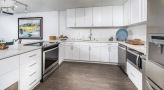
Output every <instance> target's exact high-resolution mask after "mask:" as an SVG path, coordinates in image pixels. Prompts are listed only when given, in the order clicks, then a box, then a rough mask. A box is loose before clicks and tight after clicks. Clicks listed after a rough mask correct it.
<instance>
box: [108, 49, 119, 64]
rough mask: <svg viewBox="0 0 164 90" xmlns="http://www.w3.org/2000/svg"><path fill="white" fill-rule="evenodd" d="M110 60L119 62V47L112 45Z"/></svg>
mask: <svg viewBox="0 0 164 90" xmlns="http://www.w3.org/2000/svg"><path fill="white" fill-rule="evenodd" d="M109 52H110V56H109V57H110V62H111V63H118V47H110V48H109Z"/></svg>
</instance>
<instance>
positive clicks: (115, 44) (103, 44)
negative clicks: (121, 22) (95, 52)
mask: <svg viewBox="0 0 164 90" xmlns="http://www.w3.org/2000/svg"><path fill="white" fill-rule="evenodd" d="M101 46H116V47H117V46H118V43H101Z"/></svg>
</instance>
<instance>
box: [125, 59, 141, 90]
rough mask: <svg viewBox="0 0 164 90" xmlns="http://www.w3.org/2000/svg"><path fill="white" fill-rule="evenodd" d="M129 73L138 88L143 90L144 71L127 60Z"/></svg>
mask: <svg viewBox="0 0 164 90" xmlns="http://www.w3.org/2000/svg"><path fill="white" fill-rule="evenodd" d="M127 74H128V77H129V78H130V80H131V81H132V82H133V83H134V85H135V86H136V87H137V88H138V90H142V73H141V72H140V71H138V70H137V69H136V68H135V67H134V66H132V65H131V64H130V63H129V62H127Z"/></svg>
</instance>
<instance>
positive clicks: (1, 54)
mask: <svg viewBox="0 0 164 90" xmlns="http://www.w3.org/2000/svg"><path fill="white" fill-rule="evenodd" d="M37 49H41V47H38V46H23V45H11V46H9V48H8V49H5V50H0V60H2V59H5V58H9V57H12V56H16V55H20V54H23V53H26V52H30V51H33V50H37Z"/></svg>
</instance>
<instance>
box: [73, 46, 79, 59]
mask: <svg viewBox="0 0 164 90" xmlns="http://www.w3.org/2000/svg"><path fill="white" fill-rule="evenodd" d="M79 48H80V47H79V46H73V51H72V54H73V60H79V58H80V56H79V53H80V52H79V50H80V49H79Z"/></svg>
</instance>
